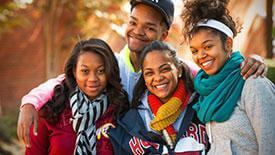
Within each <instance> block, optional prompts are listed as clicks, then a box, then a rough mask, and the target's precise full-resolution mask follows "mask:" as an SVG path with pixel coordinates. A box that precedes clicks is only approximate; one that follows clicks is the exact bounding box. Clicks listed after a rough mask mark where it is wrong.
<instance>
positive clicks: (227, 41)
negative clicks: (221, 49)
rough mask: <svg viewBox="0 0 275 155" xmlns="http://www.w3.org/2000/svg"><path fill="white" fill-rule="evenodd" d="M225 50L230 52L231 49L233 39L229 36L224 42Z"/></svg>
mask: <svg viewBox="0 0 275 155" xmlns="http://www.w3.org/2000/svg"><path fill="white" fill-rule="evenodd" d="M225 48H226V51H229V52H230V53H231V51H232V49H233V39H232V38H230V37H227V39H226V44H225Z"/></svg>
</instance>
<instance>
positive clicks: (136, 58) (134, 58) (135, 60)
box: [130, 51, 140, 72]
mask: <svg viewBox="0 0 275 155" xmlns="http://www.w3.org/2000/svg"><path fill="white" fill-rule="evenodd" d="M130 60H131V63H132V65H133V67H134V70H135V72H138V71H139V70H140V53H137V52H132V51H130Z"/></svg>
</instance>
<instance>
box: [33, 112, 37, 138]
mask: <svg viewBox="0 0 275 155" xmlns="http://www.w3.org/2000/svg"><path fill="white" fill-rule="evenodd" d="M37 129H38V117H37V115H36V116H35V117H34V121H33V134H34V135H35V136H37Z"/></svg>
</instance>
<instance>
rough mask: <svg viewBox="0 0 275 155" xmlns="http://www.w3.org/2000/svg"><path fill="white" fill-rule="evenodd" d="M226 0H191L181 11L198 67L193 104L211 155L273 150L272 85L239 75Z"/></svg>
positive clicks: (239, 58)
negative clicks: (196, 100) (205, 131)
mask: <svg viewBox="0 0 275 155" xmlns="http://www.w3.org/2000/svg"><path fill="white" fill-rule="evenodd" d="M227 4H228V0H219V1H217V0H193V1H187V2H186V3H185V8H186V9H184V11H183V13H182V19H183V24H184V26H183V35H184V37H185V39H186V41H187V42H188V43H189V45H190V49H191V51H192V57H193V60H194V61H195V63H196V64H197V65H198V66H199V67H200V68H201V70H200V71H199V72H198V73H197V75H196V77H195V80H194V87H195V89H196V91H197V92H198V93H199V94H200V95H201V96H200V98H199V101H198V102H197V103H196V104H195V105H194V106H193V108H194V109H195V110H196V111H197V116H198V118H199V119H200V120H201V121H202V122H204V123H206V129H207V134H208V136H209V141H210V143H211V148H210V151H209V154H223V155H224V154H242V155H243V154H261V155H263V154H275V123H274V120H275V113H274V111H275V102H274V100H275V86H274V84H273V83H272V82H271V81H270V80H268V79H267V78H265V77H263V78H257V79H254V78H251V77H250V78H248V79H247V80H246V81H244V80H243V78H242V76H241V75H240V70H241V69H240V68H239V66H240V63H241V62H242V61H243V56H242V55H241V54H240V52H232V46H233V38H234V37H235V36H236V35H237V33H238V32H239V29H240V27H239V26H237V24H236V23H235V22H234V21H233V19H232V17H231V16H230V15H229V11H228V9H227V8H226V6H227Z"/></svg>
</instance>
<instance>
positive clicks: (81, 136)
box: [70, 87, 108, 155]
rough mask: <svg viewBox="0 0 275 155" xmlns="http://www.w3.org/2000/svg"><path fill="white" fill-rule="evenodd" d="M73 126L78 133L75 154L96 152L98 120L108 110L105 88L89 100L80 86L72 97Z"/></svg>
mask: <svg viewBox="0 0 275 155" xmlns="http://www.w3.org/2000/svg"><path fill="white" fill-rule="evenodd" d="M70 106H71V109H72V114H73V118H72V120H71V121H72V126H73V129H74V130H75V132H76V133H77V139H76V146H75V150H74V154H77V155H81V154H89V155H90V154H96V125H95V123H96V121H97V119H98V118H99V117H100V116H101V115H102V114H103V113H104V112H105V111H106V110H107V107H108V103H107V96H106V90H104V91H103V92H102V93H101V94H100V95H99V96H98V97H97V98H95V99H93V100H89V99H88V98H87V97H86V96H85V94H84V93H83V92H82V91H81V90H80V88H79V87H77V88H76V91H75V92H74V93H73V94H72V95H71V97H70Z"/></svg>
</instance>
